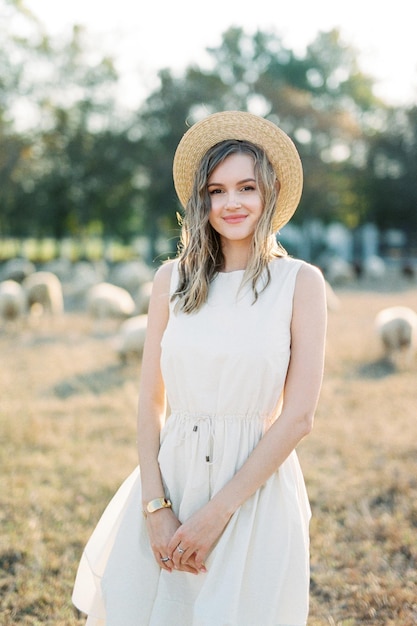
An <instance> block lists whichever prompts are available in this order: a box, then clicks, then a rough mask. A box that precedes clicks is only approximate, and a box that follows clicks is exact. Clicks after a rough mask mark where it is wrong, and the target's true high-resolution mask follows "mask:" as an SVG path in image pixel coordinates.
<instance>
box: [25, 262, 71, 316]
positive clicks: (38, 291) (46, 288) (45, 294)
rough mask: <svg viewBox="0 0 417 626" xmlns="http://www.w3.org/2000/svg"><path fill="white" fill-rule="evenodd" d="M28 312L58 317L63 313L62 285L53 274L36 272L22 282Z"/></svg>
mask: <svg viewBox="0 0 417 626" xmlns="http://www.w3.org/2000/svg"><path fill="white" fill-rule="evenodd" d="M22 287H23V289H24V290H25V293H26V300H27V305H28V309H29V312H34V313H37V314H43V313H48V314H50V315H54V316H56V315H60V314H62V313H63V311H64V296H63V291H62V284H61V281H60V280H59V278H58V276H56V275H55V274H54V273H53V272H48V271H38V272H34V273H33V274H30V276H28V277H27V278H25V279H24V281H23V282H22Z"/></svg>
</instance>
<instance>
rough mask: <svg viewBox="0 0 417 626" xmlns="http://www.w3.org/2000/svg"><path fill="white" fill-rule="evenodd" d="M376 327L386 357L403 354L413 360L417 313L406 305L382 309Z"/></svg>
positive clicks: (393, 357) (376, 320)
mask: <svg viewBox="0 0 417 626" xmlns="http://www.w3.org/2000/svg"><path fill="white" fill-rule="evenodd" d="M375 329H376V332H377V334H378V336H379V338H380V341H381V342H382V346H383V349H384V356H385V358H386V359H389V360H393V359H395V357H396V355H398V354H403V355H405V357H406V361H408V363H409V362H410V361H411V359H412V357H413V356H414V354H415V350H416V347H417V313H415V312H414V311H413V310H412V309H411V308H409V307H406V306H393V307H388V308H386V309H382V310H381V311H379V313H378V314H377V316H376V318H375Z"/></svg>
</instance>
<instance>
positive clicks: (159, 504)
mask: <svg viewBox="0 0 417 626" xmlns="http://www.w3.org/2000/svg"><path fill="white" fill-rule="evenodd" d="M171 507H172V503H171V500H168V498H155V500H151V501H150V502H148V504H147V505H146V507H145V508H144V509H143V514H144V516H145V517H146V516H147V515H148V513H155V511H159V509H170V508H171Z"/></svg>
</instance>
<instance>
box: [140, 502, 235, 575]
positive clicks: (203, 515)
mask: <svg viewBox="0 0 417 626" xmlns="http://www.w3.org/2000/svg"><path fill="white" fill-rule="evenodd" d="M146 525H147V529H148V534H149V540H150V544H151V548H152V551H153V554H154V556H155V559H156V561H157V563H158V565H159V566H160V567H161V568H162V569H165V570H167V571H169V572H171V571H173V570H178V571H182V572H189V573H191V574H200V573H205V572H206V571H207V569H206V566H205V559H206V558H207V555H208V554H209V553H210V551H211V549H212V547H213V546H214V544H215V542H216V541H217V540H218V538H219V537H220V535H221V533H222V531H223V530H224V526H225V524H224V523H223V522H221V520H220V519H219V517H218V516H217V517H216V516H215V515H214V514H213V513H211V512H210V511H207V510H205V507H204V508H203V509H200V510H199V511H197V512H196V513H194V514H193V515H192V516H191V517H190V518H189V519H188V520H187V521H185V522H184V523H183V524H181V522H180V521H179V520H178V518H177V517H176V516H175V513H174V512H173V511H172V509H161V510H158V511H156V512H155V513H152V514H151V515H148V517H147V521H146Z"/></svg>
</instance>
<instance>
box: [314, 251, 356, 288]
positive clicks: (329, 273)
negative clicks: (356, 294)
mask: <svg viewBox="0 0 417 626" xmlns="http://www.w3.org/2000/svg"><path fill="white" fill-rule="evenodd" d="M320 266H321V267H323V273H324V275H325V277H326V278H327V280H328V281H329V283H330V284H331V285H342V284H346V283H351V282H353V280H354V279H355V273H354V271H353V266H352V264H351V263H349V262H348V261H346V260H345V259H342V258H341V257H338V256H330V257H327V256H323V257H322V258H321V259H320Z"/></svg>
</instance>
